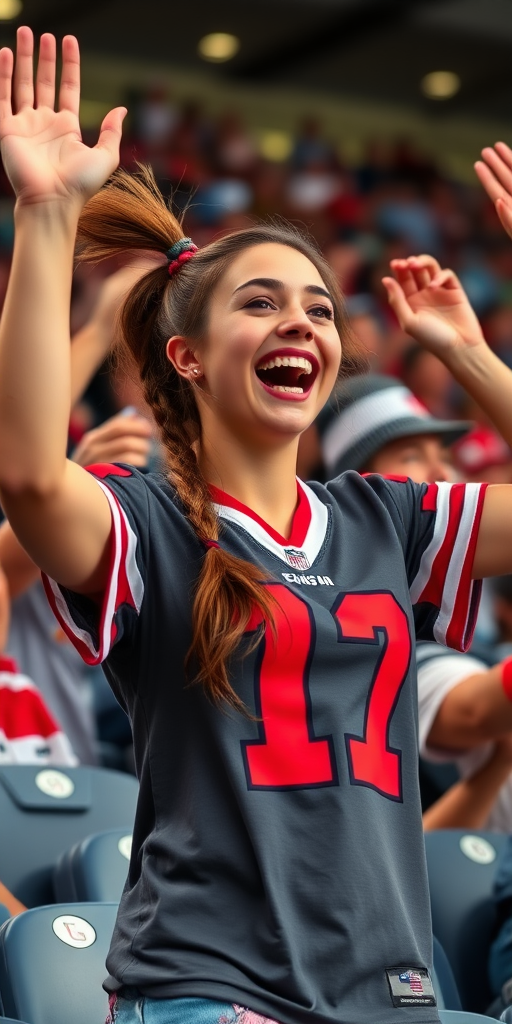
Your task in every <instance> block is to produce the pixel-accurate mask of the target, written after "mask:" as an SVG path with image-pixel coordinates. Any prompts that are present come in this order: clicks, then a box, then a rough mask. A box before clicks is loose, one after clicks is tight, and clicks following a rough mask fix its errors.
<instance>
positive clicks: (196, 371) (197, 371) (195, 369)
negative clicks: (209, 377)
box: [192, 366, 199, 377]
mask: <svg viewBox="0 0 512 1024" xmlns="http://www.w3.org/2000/svg"><path fill="white" fill-rule="evenodd" d="M192 373H193V374H194V376H195V377H197V375H198V373H199V370H198V368H197V366H194V369H193V371H192Z"/></svg>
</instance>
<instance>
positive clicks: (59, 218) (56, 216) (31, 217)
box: [14, 197, 85, 234]
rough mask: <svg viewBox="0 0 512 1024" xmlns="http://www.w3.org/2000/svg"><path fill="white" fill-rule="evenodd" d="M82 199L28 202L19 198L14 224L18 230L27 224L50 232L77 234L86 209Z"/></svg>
mask: <svg viewBox="0 0 512 1024" xmlns="http://www.w3.org/2000/svg"><path fill="white" fill-rule="evenodd" d="M84 205H85V204H84V202H83V201H82V199H81V198H79V197H77V198H71V197H70V198H69V199H61V198H57V197H54V198H52V199H41V200H39V201H35V200H32V201H28V200H24V199H21V198H20V197H18V198H17V199H16V203H15V205H14V223H15V226H16V230H19V229H20V228H22V226H23V225H24V224H25V223H28V224H31V225H33V226H34V227H37V226H38V225H40V226H41V227H43V228H47V229H48V230H50V231H59V230H61V229H64V230H66V231H67V230H70V229H72V230H73V232H74V234H76V228H77V225H78V221H79V218H80V214H81V213H82V210H83V208H84Z"/></svg>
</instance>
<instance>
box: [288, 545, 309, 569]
mask: <svg viewBox="0 0 512 1024" xmlns="http://www.w3.org/2000/svg"><path fill="white" fill-rule="evenodd" d="M284 553H285V555H286V561H287V562H288V565H293V568H294V569H309V568H310V563H309V561H308V559H307V558H306V555H305V554H304V552H303V551H299V550H298V548H285V549H284Z"/></svg>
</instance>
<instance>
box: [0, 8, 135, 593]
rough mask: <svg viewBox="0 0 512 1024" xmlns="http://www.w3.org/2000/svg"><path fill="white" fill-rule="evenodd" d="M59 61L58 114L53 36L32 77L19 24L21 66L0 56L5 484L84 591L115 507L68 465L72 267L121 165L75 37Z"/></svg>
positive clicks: (60, 576) (59, 569) (113, 123)
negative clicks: (7, 213)
mask: <svg viewBox="0 0 512 1024" xmlns="http://www.w3.org/2000/svg"><path fill="white" fill-rule="evenodd" d="M62 57H63V67H62V76H61V83H60V92H59V102H58V107H59V109H58V110H57V111H56V110H54V99H55V68H56V44H55V39H54V38H53V36H49V35H44V36H42V38H41V44H40V55H39V62H38V67H37V74H36V78H35V82H34V78H33V70H32V61H33V37H32V33H31V32H30V30H29V29H27V28H21V29H19V30H18V36H17V53H16V62H15V65H14V61H13V54H12V53H11V51H10V50H8V49H2V50H1V51H0V140H1V152H2V158H3V162H4V166H5V169H6V171H7V174H8V176H9V179H10V181H11V184H12V186H13V188H14V191H15V193H16V207H15V243H14V252H13V263H12V270H11V275H10V280H9V286H8V290H7V296H6V301H5V306H4V311H3V315H2V319H1V322H0V489H1V493H2V503H3V505H4V507H5V510H6V513H7V516H8V518H9V521H10V523H11V525H12V526H13V528H14V529H15V531H16V533H17V535H18V537H19V539H20V541H21V543H22V544H23V546H24V547H25V548H26V550H27V551H28V552H29V554H30V555H31V557H32V558H33V559H34V561H35V562H36V563H37V564H38V565H39V566H40V567H41V568H43V569H44V570H45V571H46V572H48V573H49V574H50V575H52V576H53V577H54V578H55V579H57V580H58V581H59V582H60V583H63V584H65V585H67V586H70V587H75V588H76V589H80V590H83V591H84V592H88V593H89V592H96V591H99V590H101V589H102V587H103V584H104V581H105V579H106V570H107V561H108V538H109V534H110V512H109V508H108V503H107V500H106V498H105V496H104V495H103V493H102V491H101V490H100V488H99V487H98V485H97V484H96V482H95V481H94V480H93V479H92V478H90V477H89V475H88V474H87V473H85V472H84V471H83V470H82V469H81V468H80V467H78V466H76V465H74V464H73V463H70V462H69V461H67V460H66V440H67V428H68V420H69V411H70V362H69V360H70V338H69V306H70V292H71V274H72V267H73V249H74V241H75V234H76V226H77V222H78V217H79V215H80V212H81V210H82V208H83V205H84V203H85V202H86V201H87V199H88V198H89V197H90V196H91V195H93V194H94V192H95V191H97V189H98V188H100V187H101V185H102V184H103V182H104V181H105V180H106V178H107V177H108V176H109V174H110V173H111V172H112V171H113V170H114V168H115V166H116V163H117V159H118V149H119V139H120V132H121V121H122V116H123V112H122V110H116V111H112V112H111V113H110V114H109V115H107V117H106V118H105V121H104V122H103V125H102V130H101V133H100V138H99V141H98V143H97V145H96V146H95V147H93V148H92V149H90V148H89V147H87V146H84V145H83V143H82V142H81V138H80V128H79V123H78V105H79V51H78V44H77V42H76V40H75V39H74V38H73V37H70V36H67V37H66V38H65V39H64V40H63V44H62ZM13 108H14V109H15V110H16V113H13Z"/></svg>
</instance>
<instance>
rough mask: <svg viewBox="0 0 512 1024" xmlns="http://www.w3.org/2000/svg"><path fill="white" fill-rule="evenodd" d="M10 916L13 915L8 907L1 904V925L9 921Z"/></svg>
mask: <svg viewBox="0 0 512 1024" xmlns="http://www.w3.org/2000/svg"><path fill="white" fill-rule="evenodd" d="M10 916H11V915H10V913H9V911H8V909H7V907H6V906H5V905H4V904H3V903H0V925H2V924H3V923H4V921H8V920H9V918H10Z"/></svg>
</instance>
